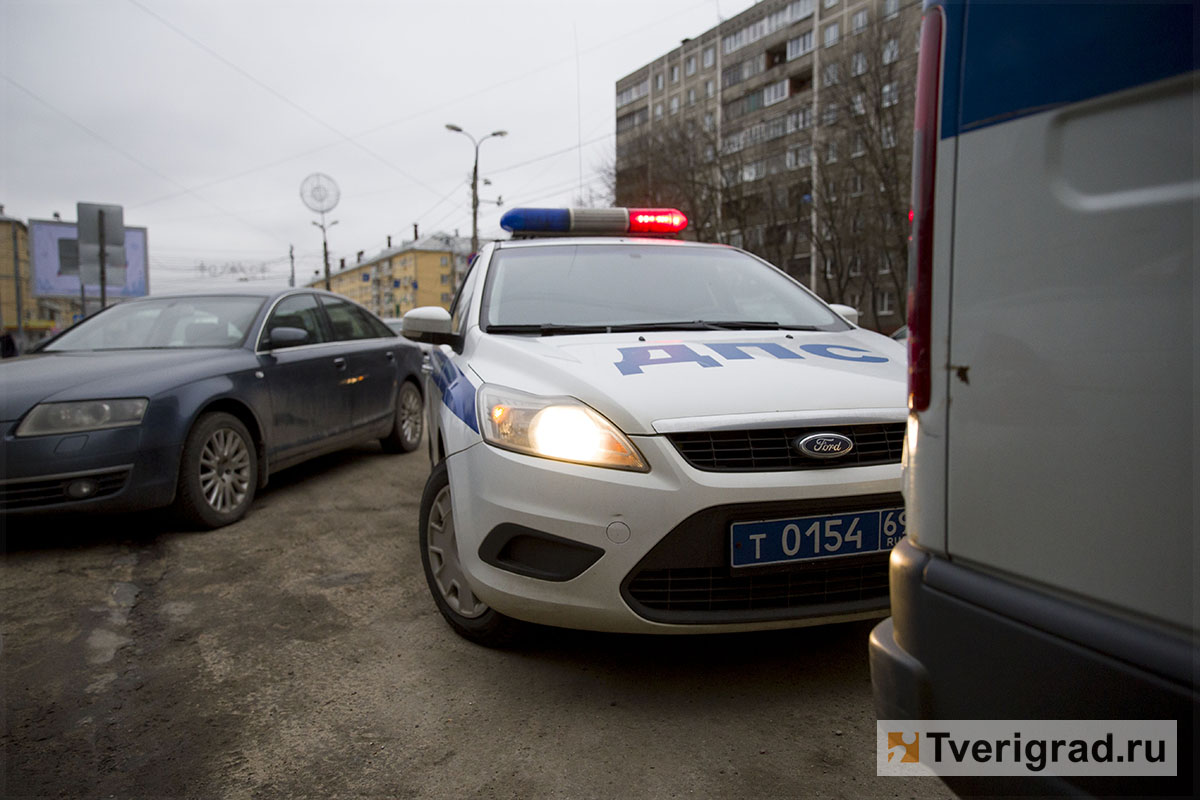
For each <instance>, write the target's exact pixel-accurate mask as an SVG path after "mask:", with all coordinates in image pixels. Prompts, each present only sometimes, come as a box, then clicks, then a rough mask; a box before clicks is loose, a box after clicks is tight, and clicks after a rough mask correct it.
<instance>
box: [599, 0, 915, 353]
mask: <svg viewBox="0 0 1200 800" xmlns="http://www.w3.org/2000/svg"><path fill="white" fill-rule="evenodd" d="M919 18H920V4H919V3H917V2H915V1H914V0H763V2H759V3H757V4H755V5H754V6H753V7H751V8H750V9H747V10H746V11H744V12H743V13H741V14H739V15H737V16H736V17H733V18H731V19H729V20H726V21H724V22H722V23H721V24H720V25H718V26H717V27H715V28H712V29H710V30H708V31H705V32H704V33H703V34H701V35H700V36H697V37H695V38H694V39H685V40H684V41H683V42H682V43H681V45H680V46H679V47H677V48H675V49H674V50H672V51H671V52H669V53H666V54H665V55H663V56H661V57H660V58H657V59H655V60H654V61H652V62H650V63H649V64H646V65H645V66H643V67H641V68H640V69H638V70H636V71H634V72H633V73H631V74H629V75H627V76H625V77H624V78H622V79H620V80H619V81H617V84H616V131H617V149H616V175H615V178H616V195H617V197H616V200H617V204H618V205H630V206H638V205H665V206H676V207H678V208H680V209H681V210H683V211H684V212H685V213H686V214H687V215H688V216H689V218H690V219H691V222H692V224H691V227H690V229H689V235H690V236H692V237H694V238H698V239H702V240H706V241H719V242H725V243H728V244H732V245H735V246H739V247H743V248H745V249H747V250H749V251H751V252H753V253H755V254H757V255H760V256H762V257H763V258H765V259H767V260H768V261H771V262H772V263H774V264H776V265H777V266H779V267H781V268H783V269H785V270H787V271H788V272H789V273H790V274H792V275H793V276H794V277H796V278H798V279H799V280H801V281H803V282H804V283H805V284H806V285H808V286H809V287H811V288H813V289H814V290H815V291H816V292H818V293H819V294H820V295H821V296H822V297H824V298H826V299H827V300H830V301H832V302H842V303H847V304H849V305H853V306H854V307H856V308H858V309H859V310H860V311H861V312H862V315H863V317H862V322H863V324H865V325H867V326H869V327H873V328H876V329H878V330H884V331H890V330H893V329H895V328H896V327H898V326H899V325H901V324H903V314H904V295H905V286H906V281H907V277H906V276H907V236H908V231H907V219H908V207H909V185H910V180H911V177H910V176H911V163H912V162H911V150H912V141H911V139H912V135H911V131H912V96H913V85H914V80H915V77H916V47H917V45H918V28H919Z"/></svg>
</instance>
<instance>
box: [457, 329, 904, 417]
mask: <svg viewBox="0 0 1200 800" xmlns="http://www.w3.org/2000/svg"><path fill="white" fill-rule="evenodd" d="M477 342H478V344H477V348H478V350H477V352H476V354H475V356H474V357H472V358H471V364H472V366H473V368H474V371H475V373H476V374H477V375H478V376H479V377H480V378H481V379H482V380H484V381H486V382H488V383H495V384H501V385H504V386H508V387H510V388H514V389H519V390H522V391H527V392H532V393H534V394H543V395H569V396H572V397H575V398H578V399H579V400H582V401H583V402H585V403H587V404H588V405H590V406H592V407H593V408H595V409H596V410H597V411H599V412H600V413H602V414H604V415H605V416H606V417H608V418H609V419H610V420H612V421H613V422H614V423H615V424H616V425H617V426H618V427H620V428H621V429H622V430H624V431H625V432H626V433H630V434H653V433H664V432H670V431H678V430H687V429H701V430H702V429H710V430H711V429H716V428H721V427H740V426H742V425H746V426H748V427H764V426H768V425H769V426H771V427H774V424H779V425H787V424H789V423H792V424H796V423H799V422H802V421H803V420H806V419H818V418H822V415H825V416H828V413H827V412H834V413H833V416H841V417H844V418H846V419H847V420H849V419H851V418H853V417H854V416H855V414H856V413H860V414H861V416H862V418H864V419H872V420H874V421H880V420H882V419H894V420H896V421H899V420H903V419H904V416H905V413H906V411H905V404H906V399H905V392H906V380H907V368H906V361H905V352H904V348H903V347H902V346H901V345H899V344H897V343H896V342H893V341H891V340H890V339H888V338H887V337H885V336H881V335H879V334H875V333H871V332H869V331H864V330H861V329H855V330H852V331H846V332H836V333H829V332H791V333H786V332H782V331H770V332H764V331H714V332H700V333H693V332H686V333H680V334H677V335H675V336H671V335H670V334H660V333H653V334H650V333H647V334H637V333H614V334H597V335H584V336H546V337H538V338H535V337H524V336H480V337H479V338H478V340H477ZM843 412H844V413H843ZM750 417H753V418H754V422H752V423H751V422H750ZM738 418H741V419H740V420H739V419H738Z"/></svg>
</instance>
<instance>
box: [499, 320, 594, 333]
mask: <svg viewBox="0 0 1200 800" xmlns="http://www.w3.org/2000/svg"><path fill="white" fill-rule="evenodd" d="M611 330H612V328H611V326H609V325H563V324H560V323H557V322H543V323H535V324H531V325H488V328H487V332H488V333H535V334H537V335H539V336H555V335H558V334H568V333H609V332H610V331H611Z"/></svg>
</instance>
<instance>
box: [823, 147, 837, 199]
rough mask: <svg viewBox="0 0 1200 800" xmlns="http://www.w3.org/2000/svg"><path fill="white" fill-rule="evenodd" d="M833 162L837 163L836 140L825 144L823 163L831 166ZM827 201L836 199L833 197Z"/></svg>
mask: <svg viewBox="0 0 1200 800" xmlns="http://www.w3.org/2000/svg"><path fill="white" fill-rule="evenodd" d="M835 161H837V140H836V139H833V140H830V141H829V142H827V143H826V144H825V163H826V164H832V163H833V162H835ZM829 199H830V200H836V199H837V197H836V196H833V197H830V198H829Z"/></svg>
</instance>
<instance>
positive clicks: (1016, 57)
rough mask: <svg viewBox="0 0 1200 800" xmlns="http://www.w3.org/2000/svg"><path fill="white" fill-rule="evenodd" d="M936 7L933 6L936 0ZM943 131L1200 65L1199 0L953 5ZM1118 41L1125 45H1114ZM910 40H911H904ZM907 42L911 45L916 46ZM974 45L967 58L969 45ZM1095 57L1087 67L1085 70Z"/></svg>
mask: <svg viewBox="0 0 1200 800" xmlns="http://www.w3.org/2000/svg"><path fill="white" fill-rule="evenodd" d="M931 5H932V4H931ZM943 7H944V9H945V11H946V32H945V39H946V43H945V63H946V64H950V65H955V64H960V63H966V64H967V66H966V68H965V69H964V71H963V73H962V74H961V75H959V74H957V71H956V70H955V69H953V68H951V69H950V70H947V71H946V72H945V73H944V74H943V76H942V81H943V87H942V88H943V92H942V133H941V135H942V138H943V139H945V138H948V137H951V136H957V135H958V134H960V133H966V132H967V131H972V130H978V129H979V128H984V127H987V126H990V125H995V124H997V123H1001V122H1007V121H1008V120H1011V119H1015V118H1017V117H1022V116H1028V115H1030V114H1035V113H1038V112H1041V111H1045V110H1047V109H1049V108H1054V107H1056V106H1061V105H1066V104H1068V103H1077V102H1080V101H1083V100H1088V99H1090V98H1093V97H1100V96H1102V95H1106V94H1111V93H1113V92H1118V91H1121V90H1123V89H1130V88H1133V87H1135V86H1141V85H1143V84H1147V83H1152V82H1154V81H1159V80H1163V79H1166V78H1171V77H1174V76H1177V75H1183V74H1186V73H1189V72H1192V71H1193V70H1196V69H1197V68H1198V65H1200V55H1198V51H1200V48H1197V47H1196V42H1195V41H1194V36H1195V31H1196V14H1197V12H1196V6H1195V5H1194V4H1193V3H1190V2H1149V3H1130V2H1128V0H1093V2H1088V3H1026V4H1022V3H989V2H973V3H970V4H969V5H968V6H967V7H966V8H965V10H964V7H963V6H962V4H960V3H945V4H943ZM1112 42H1120V43H1121V46H1120V49H1119V50H1114V49H1113V46H1112V44H1111V43H1112ZM901 46H902V47H903V46H905V45H904V43H901ZM908 46H911V44H909V45H908ZM963 48H966V49H967V50H968V51H969V52H968V53H967V55H966V58H965V61H964V60H960V55H961V52H962V49H963ZM1080 64H1087V65H1088V68H1087V69H1079V65H1080Z"/></svg>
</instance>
